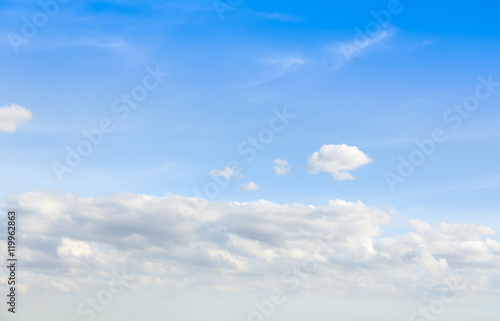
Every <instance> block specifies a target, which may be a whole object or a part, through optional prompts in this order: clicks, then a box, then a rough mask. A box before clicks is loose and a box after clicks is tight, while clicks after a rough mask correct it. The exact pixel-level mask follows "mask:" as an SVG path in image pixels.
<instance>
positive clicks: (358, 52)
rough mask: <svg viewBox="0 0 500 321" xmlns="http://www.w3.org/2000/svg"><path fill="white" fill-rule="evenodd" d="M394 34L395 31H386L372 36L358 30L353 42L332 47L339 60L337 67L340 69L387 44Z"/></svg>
mask: <svg viewBox="0 0 500 321" xmlns="http://www.w3.org/2000/svg"><path fill="white" fill-rule="evenodd" d="M394 34H395V31H394V29H385V30H382V31H380V32H378V33H376V34H374V35H371V36H368V35H367V34H365V33H362V32H360V31H359V30H358V33H357V34H356V36H355V37H354V39H353V40H352V41H347V42H345V41H344V42H340V43H336V44H334V45H333V46H331V47H330V50H331V51H332V52H333V53H334V55H335V57H336V59H337V64H336V67H337V68H340V67H342V66H344V65H346V64H348V63H350V62H351V61H352V59H353V58H356V57H360V56H362V55H364V54H365V53H366V52H367V51H368V50H369V49H372V48H375V47H378V46H381V45H383V44H385V43H386V42H387V41H388V40H389V39H390V38H391V37H392V36H393V35H394Z"/></svg>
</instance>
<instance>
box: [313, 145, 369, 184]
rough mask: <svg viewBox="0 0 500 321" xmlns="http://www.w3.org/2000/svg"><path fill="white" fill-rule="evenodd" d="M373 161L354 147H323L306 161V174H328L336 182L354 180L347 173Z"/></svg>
mask: <svg viewBox="0 0 500 321" xmlns="http://www.w3.org/2000/svg"><path fill="white" fill-rule="evenodd" d="M372 161H373V160H372V159H371V158H370V157H368V156H367V155H365V153H363V152H362V151H360V150H359V149H358V148H357V147H356V146H347V145H346V144H342V145H323V146H321V148H320V150H319V151H318V152H315V153H314V154H312V155H311V156H309V159H308V161H307V164H306V166H305V168H306V171H307V173H309V174H317V173H319V172H326V173H330V174H332V176H333V179H335V180H338V181H344V180H354V177H353V176H352V175H351V174H350V173H349V172H348V171H350V170H354V169H356V168H358V167H361V166H363V165H366V164H369V163H371V162H372Z"/></svg>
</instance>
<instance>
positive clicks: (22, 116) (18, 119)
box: [0, 104, 33, 133]
mask: <svg viewBox="0 0 500 321" xmlns="http://www.w3.org/2000/svg"><path fill="white" fill-rule="evenodd" d="M32 117H33V114H32V113H31V112H30V111H29V110H28V109H26V108H23V107H21V106H19V105H15V104H14V105H11V106H4V107H0V131H3V132H6V133H14V132H15V131H16V130H17V127H18V126H19V125H21V124H23V123H25V122H26V121H28V120H30V119H31V118H32Z"/></svg>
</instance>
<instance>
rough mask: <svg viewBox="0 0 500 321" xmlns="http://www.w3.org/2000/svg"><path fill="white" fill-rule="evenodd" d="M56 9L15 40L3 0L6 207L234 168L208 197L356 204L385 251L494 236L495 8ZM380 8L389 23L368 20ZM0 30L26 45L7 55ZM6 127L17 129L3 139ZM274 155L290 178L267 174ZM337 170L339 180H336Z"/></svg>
mask: <svg viewBox="0 0 500 321" xmlns="http://www.w3.org/2000/svg"><path fill="white" fill-rule="evenodd" d="M62 2H63V1H61V2H60V3H58V9H57V10H56V11H55V12H54V15H53V17H50V18H49V19H48V20H47V23H41V26H39V27H35V28H36V29H37V32H36V35H34V36H29V37H26V35H23V28H26V27H25V25H26V21H28V22H30V21H32V20H33V17H34V15H36V14H37V13H40V12H43V11H42V9H41V7H40V5H39V4H37V3H36V2H35V1H0V8H1V10H0V18H1V19H0V21H1V22H0V34H2V37H1V38H0V56H1V57H2V58H3V59H2V60H3V64H2V73H1V74H0V88H2V91H1V95H0V107H2V108H6V109H5V110H6V111H5V112H4V111H2V112H4V114H2V112H0V146H1V148H2V150H3V153H2V157H1V158H0V181H1V182H2V183H3V184H1V185H0V199H1V203H2V204H5V206H11V205H9V204H18V205H19V206H21V203H16V202H20V201H19V199H24V198H23V197H28V196H26V195H27V194H24V193H29V192H34V193H37V192H41V193H49V194H50V193H55V195H61V194H62V193H69V194H71V195H79V196H78V197H84V198H90V199H93V200H94V199H98V198H102V197H104V198H107V197H109V198H112V196H111V195H113V194H115V193H131V194H132V195H140V194H146V195H150V196H154V197H160V198H161V197H164V196H165V195H174V196H175V195H177V196H179V197H199V196H200V195H199V194H197V193H196V192H195V190H199V191H203V189H204V188H205V187H206V186H207V184H213V182H214V176H213V175H211V174H210V173H211V172H212V173H214V170H215V171H222V170H224V167H226V166H227V164H228V162H230V161H237V162H238V164H239V165H240V168H241V171H240V173H238V174H236V173H230V174H228V175H229V176H230V177H229V178H228V179H229V184H228V186H227V187H223V188H220V192H219V193H217V195H216V196H215V197H206V195H203V196H204V198H205V199H206V200H208V201H210V202H212V201H215V202H222V203H228V202H256V201H259V200H266V201H269V202H272V203H277V204H291V203H296V204H308V205H314V206H325V205H326V204H328V202H329V201H331V200H345V201H347V202H353V204H354V203H355V202H358V201H361V202H363V203H364V204H366V205H367V206H369V207H374V208H378V209H381V210H384V211H387V212H390V213H396V212H397V213H398V214H397V215H395V216H394V217H393V218H392V223H391V224H388V225H386V226H384V227H383V228H382V230H384V231H385V234H384V235H385V236H388V237H392V236H394V235H399V234H403V233H406V232H409V231H412V229H413V228H414V226H412V225H411V224H410V225H409V224H408V222H409V221H411V220H421V221H425V222H427V223H429V224H431V225H432V226H439V224H441V223H443V222H444V223H446V224H464V226H468V224H469V225H470V224H473V225H478V226H487V227H489V228H492V229H493V230H495V231H500V220H499V218H498V217H499V216H498V208H499V205H500V204H499V200H498V193H499V192H500V170H499V168H498V164H499V160H500V149H499V147H500V146H499V142H500V140H499V138H500V130H499V128H500V127H499V125H500V112H499V110H498V107H497V106H498V104H499V103H500V86H498V84H497V85H496V86H495V85H490V87H491V88H490V89H491V90H489V91H488V87H487V86H485V85H484V83H485V82H488V79H490V80H491V81H490V83H491V82H493V84H494V83H495V82H500V62H499V60H498V54H499V52H500V42H499V41H498V38H499V34H500V26H499V25H498V14H497V12H498V10H497V9H498V8H497V5H496V4H495V3H492V2H489V1H476V2H473V3H472V2H471V3H467V4H466V3H463V4H459V5H457V3H456V2H451V1H440V2H439V3H436V2H432V1H423V0H419V1H415V0H414V1H403V0H402V1H400V2H399V4H397V3H395V2H391V1H356V2H345V1H336V2H320V1H313V2H297V1H295V2H294V1H273V2H269V1H251V2H249V1H243V2H241V3H240V4H236V5H234V6H232V10H230V11H226V12H223V13H220V12H219V13H220V14H221V15H222V17H223V19H221V18H220V15H219V13H218V12H217V10H216V8H215V7H214V4H213V3H212V2H210V1H189V2H186V1H157V2H155V3H154V4H150V3H147V2H139V1H79V2H76V1H68V2H67V3H65V4H62ZM223 2H224V1H223ZM234 3H236V2H234ZM391 3H392V4H391ZM226 5H228V4H227V3H226ZM392 5H394V8H397V9H394V11H395V12H396V11H397V13H392V14H390V21H389V22H388V23H380V22H378V21H377V20H376V18H375V16H376V15H377V14H380V12H381V11H382V10H383V11H384V12H388V11H387V10H389V9H390V8H392V7H391V6H392ZM374 13H376V14H375V15H374ZM382 16H383V15H382ZM385 17H387V16H385ZM23 19H27V20H23ZM369 26H375V27H376V28H377V30H376V32H370V31H367V28H369ZM360 30H361V32H362V38H360ZM13 34H15V35H17V36H23V37H25V39H26V41H25V42H24V43H22V44H20V45H19V46H17V45H15V46H13V45H12V39H13V38H12V37H13ZM17 39H19V38H17ZM359 39H362V42H360V41H359ZM346 48H347V49H346ZM346 50H348V51H346ZM353 50H354V51H353ZM151 69H153V70H157V71H158V70H160V71H161V72H164V73H168V76H165V77H164V78H162V81H161V83H158V84H157V85H158V86H156V87H155V89H152V90H147V97H146V98H145V99H144V100H143V101H141V102H139V103H138V106H137V107H136V108H134V109H130V110H129V114H127V116H126V117H124V119H120V115H121V113H117V112H115V111H113V108H112V105H113V102H114V101H115V100H116V99H121V97H122V95H124V94H125V95H130V94H131V93H132V92H133V91H134V89H135V88H137V86H141V85H143V79H144V77H145V76H147V75H148V74H151V73H150V72H149V71H148V70H151ZM149 79H150V80H151V79H152V78H149ZM481 79H482V80H481ZM478 86H482V87H481V88H482V89H481V90H482V91H481V92H482V93H488V95H487V96H488V97H487V98H484V99H479V100H478V101H479V102H478V104H479V105H478V107H477V108H476V109H475V110H474V111H471V112H467V113H466V116H460V123H459V124H458V123H456V122H455V121H457V118H456V116H457V115H459V114H458V113H457V112H456V111H452V112H448V111H449V110H450V109H452V108H454V105H455V104H462V103H464V102H465V101H474V99H475V98H474V97H476V98H477V90H476V89H477V88H478ZM471 97H472V98H471ZM12 106H19V107H20V108H21V109H15V108H14V107H12ZM122 106H123V105H122ZM9 108H11V109H9ZM284 108H286V112H288V113H289V114H293V115H295V117H294V118H293V119H292V118H290V119H289V123H288V124H285V125H286V126H284V129H283V130H282V131H279V132H274V134H273V135H274V136H273V138H272V139H270V142H269V143H268V144H264V145H265V149H263V150H262V151H258V152H257V153H256V157H255V159H253V160H252V161H247V160H246V155H242V153H241V152H240V151H239V148H238V147H239V146H240V145H241V144H242V143H244V142H245V141H247V140H248V137H250V136H258V135H259V133H261V132H262V130H266V129H269V124H270V121H271V120H272V119H273V118H275V117H276V113H277V112H278V113H279V112H284V110H285V109H284ZM21 110H22V111H21ZM462 110H463V109H462ZM26 111H29V113H31V116H29V117H28V116H26V117H25V116H22V115H26V114H25V113H26ZM10 112H12V113H14V112H15V113H20V114H19V115H21V116H22V117H25V118H22V117H21V116H19V117H21V118H15V117H14V116H12V115H13V114H9V113H10ZM286 112H285V113H286ZM447 112H448V118H447V117H446V116H445V115H446V114H447ZM23 113H24V114H23ZM450 113H451V114H450ZM2 115H3V117H4V118H5V119H7V118H8V117H13V118H12V119H10V118H9V119H7V120H8V121H14V122H16V124H17V125H19V126H18V127H16V128H15V130H14V132H12V130H10V131H11V132H8V130H6V129H5V128H6V127H5V126H6V125H2V122H1V120H2V118H1V117H2ZM16 115H17V114H16ZM451 115H453V116H455V118H454V121H451V119H450V117H451ZM462 115H465V114H462ZM19 119H22V121H21V120H19ZM103 119H109V120H110V121H111V122H112V125H113V126H114V128H115V129H114V130H113V131H112V132H111V133H109V134H104V135H103V141H102V143H99V144H98V146H95V147H93V150H92V152H91V153H90V154H89V155H88V156H85V157H82V161H81V164H79V165H78V166H76V168H73V169H72V172H71V173H66V174H65V175H64V177H63V179H62V180H59V179H58V177H57V175H56V174H55V172H54V170H53V164H54V162H58V163H60V164H62V165H67V164H65V158H66V155H67V150H66V147H67V146H70V147H71V148H73V149H75V148H76V146H77V145H78V144H79V143H80V142H82V141H83V140H85V136H84V135H83V134H82V131H83V130H87V131H88V130H92V129H95V128H99V124H100V123H101V121H102V120H103ZM7 120H6V121H7ZM454 125H456V126H455V128H454ZM2 126H4V127H2ZM436 129H442V131H443V133H444V135H446V141H445V142H443V143H435V145H436V146H435V150H434V149H433V151H432V152H431V153H429V155H425V158H424V162H423V164H421V165H418V166H415V170H414V171H413V172H412V173H411V175H409V177H405V178H404V182H402V183H398V184H397V185H395V186H396V188H395V189H391V186H390V184H389V183H388V182H387V178H386V177H387V173H388V172H391V173H394V174H396V175H400V173H398V167H399V166H400V162H401V159H400V157H403V158H404V159H406V160H408V158H409V157H410V155H411V154H412V153H413V152H415V151H416V150H418V147H417V145H416V144H415V140H419V141H422V140H425V139H429V138H431V137H432V133H433V131H435V130H436ZM343 144H345V146H346V148H342V147H339V146H343ZM247 146H248V145H247ZM322 146H323V147H324V149H322ZM325 146H326V147H325ZM321 150H324V151H325V154H324V155H323V154H321ZM327 151H328V152H327ZM314 153H319V154H318V155H319V157H320V158H321V157H323V156H324V157H326V160H325V162H326V163H325V164H326V165H325V164H323V165H324V166H326V167H324V168H323V167H321V166H323V165H321V164H319V163H315V162H313V161H312V160H311V159H310V157H312V156H313V155H314ZM329 153H332V154H329ZM332 155H333V156H332ZM339 157H340V158H339ZM363 157H367V158H369V159H370V161H363V159H364V158H363ZM276 159H280V160H283V161H286V164H287V165H286V167H287V168H288V167H289V169H290V170H289V172H288V170H285V172H284V175H277V174H276V172H275V169H274V166H275V164H274V163H273V161H274V160H276ZM339 159H341V160H339ZM342 161H343V162H345V166H346V168H347V169H346V171H347V172H348V173H349V174H350V175H352V177H351V178H352V179H346V180H338V179H335V178H334V177H335V176H334V173H333V172H335V173H336V172H337V171H332V170H331V168H332V166H333V167H335V166H338V164H339V162H340V163H342ZM311 162H312V163H311ZM335 164H337V165H335ZM308 166H309V168H314V169H317V170H316V173H311V171H309V172H308V171H307V170H306V169H307V168H308ZM325 168H328V169H325ZM339 171H342V172H343V171H344V170H339ZM312 172H314V170H313V171H312ZM223 178H224V176H219V179H223ZM250 182H254V185H252V186H253V188H252V186H250V187H248V186H249V185H248V186H247V187H245V184H248V183H250ZM254 189H255V190H254ZM22 195H25V196H22ZM50 195H52V194H50ZM54 197H55V199H58V200H59V196H54ZM49 198H50V197H49ZM12 199H15V200H16V201H13V200H12ZM28 199H29V197H28ZM59 201H60V200H59ZM59 201H58V202H59ZM61 202H63V201H61ZM33 215H35V214H33ZM228 226H230V224H229V225H228ZM66 237H69V238H70V236H66ZM490 237H492V238H493V239H498V238H497V236H490ZM61 244H62V243H61ZM495 290H496V291H498V288H496V289H495ZM497 315H498V313H497Z"/></svg>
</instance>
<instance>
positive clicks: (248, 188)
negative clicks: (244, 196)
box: [240, 181, 260, 192]
mask: <svg viewBox="0 0 500 321" xmlns="http://www.w3.org/2000/svg"><path fill="white" fill-rule="evenodd" d="M259 189H260V186H259V185H257V184H255V183H254V182H253V181H250V182H248V183H247V184H241V185H240V191H243V192H253V191H257V190H259Z"/></svg>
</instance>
